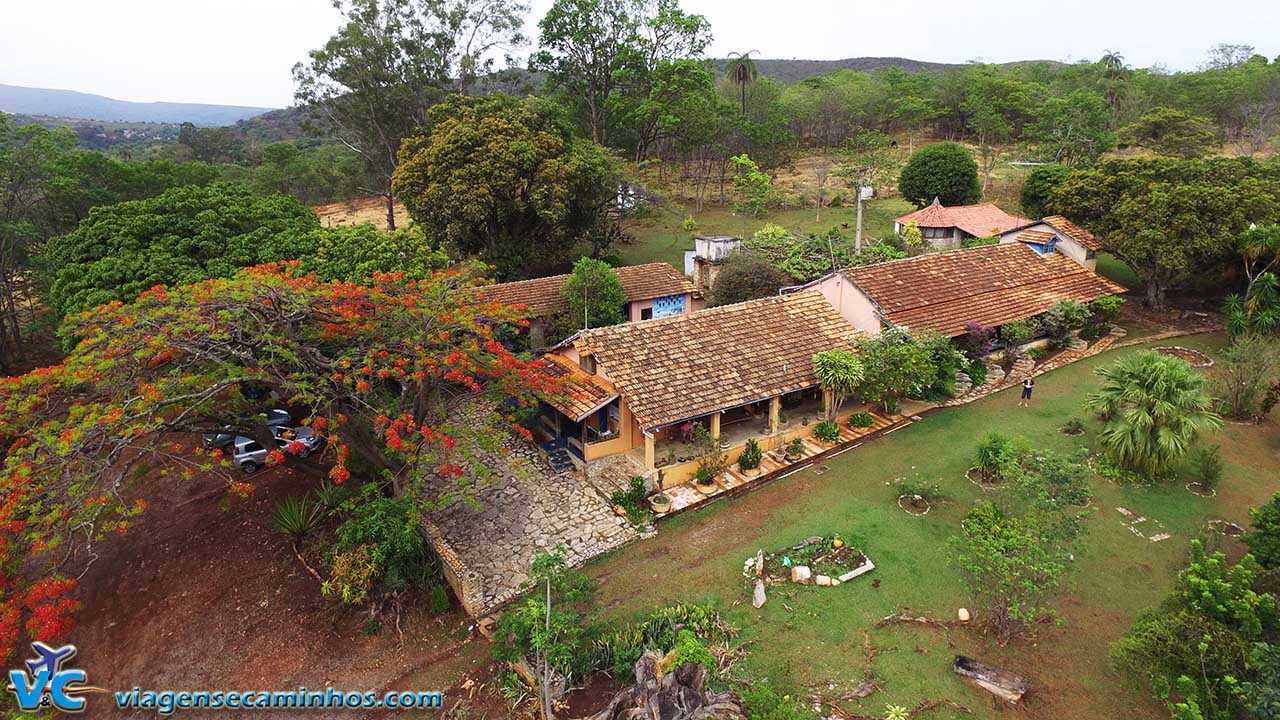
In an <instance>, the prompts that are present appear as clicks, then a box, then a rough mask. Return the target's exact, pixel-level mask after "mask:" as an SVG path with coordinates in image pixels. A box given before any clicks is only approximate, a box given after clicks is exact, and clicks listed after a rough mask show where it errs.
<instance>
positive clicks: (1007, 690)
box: [951, 655, 1031, 704]
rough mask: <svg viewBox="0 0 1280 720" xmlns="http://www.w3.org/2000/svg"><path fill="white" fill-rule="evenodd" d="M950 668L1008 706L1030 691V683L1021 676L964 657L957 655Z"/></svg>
mask: <svg viewBox="0 0 1280 720" xmlns="http://www.w3.org/2000/svg"><path fill="white" fill-rule="evenodd" d="M951 668H952V670H954V671H955V673H956V674H957V675H959V676H960V677H963V678H964V679H965V680H968V681H969V682H971V683H973V684H974V685H977V686H978V687H980V688H982V689H983V690H986V691H987V692H989V693H991V694H992V695H995V696H996V697H998V698H1000V699H1001V700H1004V701H1005V702H1008V703H1010V704H1016V703H1017V702H1018V701H1019V700H1021V699H1022V696H1023V695H1025V694H1026V693H1027V692H1029V691H1030V690H1031V681H1030V680H1028V679H1026V678H1024V677H1022V676H1021V675H1018V674H1017V673H1012V672H1009V671H1008V670H1004V669H1002V668H998V667H995V666H992V665H987V664H986V663H983V662H980V661H978V660H975V659H973V658H971V657H966V656H964V655H957V656H956V659H955V662H954V663H953V664H952V666H951Z"/></svg>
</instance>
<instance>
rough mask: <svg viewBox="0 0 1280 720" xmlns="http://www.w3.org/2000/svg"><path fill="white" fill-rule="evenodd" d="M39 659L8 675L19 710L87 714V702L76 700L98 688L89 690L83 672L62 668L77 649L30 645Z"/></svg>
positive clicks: (73, 647) (65, 646)
mask: <svg viewBox="0 0 1280 720" xmlns="http://www.w3.org/2000/svg"><path fill="white" fill-rule="evenodd" d="M31 647H32V649H34V650H35V651H36V654H37V655H38V657H36V658H34V659H32V660H28V661H27V669H26V670H10V671H9V691H10V692H12V693H13V694H14V696H15V697H17V699H18V708H19V709H21V710H25V711H33V710H43V709H47V708H50V707H53V708H57V709H58V710H61V711H63V712H80V711H81V710H84V698H81V697H75V696H76V695H79V694H80V693H82V692H87V691H95V690H99V688H94V687H88V686H86V685H85V684H84V683H85V682H86V681H87V680H88V676H87V675H85V672H84V671H83V670H77V669H75V668H67V669H63V667H62V666H63V664H64V663H66V662H67V661H68V660H70V659H71V658H73V657H75V654H76V646H75V645H63V646H62V647H60V648H57V649H54V648H51V647H49V646H48V645H45V644H44V643H42V642H33V643H31Z"/></svg>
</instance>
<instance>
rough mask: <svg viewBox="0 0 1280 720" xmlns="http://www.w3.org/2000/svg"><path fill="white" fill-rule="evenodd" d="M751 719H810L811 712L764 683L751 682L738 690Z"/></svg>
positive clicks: (744, 708)
mask: <svg viewBox="0 0 1280 720" xmlns="http://www.w3.org/2000/svg"><path fill="white" fill-rule="evenodd" d="M738 695H739V696H740V697H741V698H742V708H743V710H745V711H746V713H747V717H749V718H751V720H812V718H813V717H814V715H813V713H811V712H809V710H808V709H807V708H805V707H804V706H802V705H801V704H800V703H798V702H796V701H795V700H793V699H791V698H790V697H789V696H785V695H780V694H778V692H777V691H775V690H774V689H773V688H771V687H769V685H767V684H765V683H752V684H750V685H748V686H747V687H744V688H743V689H742V690H740V691H739V692H738Z"/></svg>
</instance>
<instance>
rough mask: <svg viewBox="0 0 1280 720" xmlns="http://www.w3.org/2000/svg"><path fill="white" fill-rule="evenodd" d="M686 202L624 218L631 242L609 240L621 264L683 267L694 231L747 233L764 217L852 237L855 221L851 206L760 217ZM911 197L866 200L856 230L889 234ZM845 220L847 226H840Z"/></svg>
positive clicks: (796, 229) (797, 228)
mask: <svg viewBox="0 0 1280 720" xmlns="http://www.w3.org/2000/svg"><path fill="white" fill-rule="evenodd" d="M691 208H692V206H691V205H690V206H688V207H686V206H684V205H679V204H673V205H672V206H671V207H669V208H666V209H663V210H659V211H657V214H656V215H655V216H654V217H651V218H646V219H643V220H635V221H632V222H630V223H628V224H627V228H626V230H627V232H629V233H631V235H633V236H634V237H635V240H634V241H633V242H629V243H622V244H619V245H617V246H615V248H614V249H615V250H616V252H617V253H618V254H619V255H620V256H621V257H622V260H623V262H625V263H626V264H627V265H638V264H640V263H647V262H668V263H671V264H672V265H675V266H676V267H677V268H681V269H683V268H684V251H685V250H692V249H693V237H694V236H695V235H738V236H740V237H750V236H751V235H752V234H753V233H755V231H756V230H759V229H760V228H761V227H762V226H763V225H764V224H765V223H777V224H779V225H782V226H783V227H785V228H787V229H788V230H791V231H792V232H793V233H796V234H808V233H812V232H826V231H827V230H830V229H831V228H832V227H839V228H841V232H843V233H844V234H845V235H847V236H848V237H849V238H850V239H852V238H853V234H854V228H855V226H856V222H857V214H858V212H857V209H856V208H854V207H839V208H823V210H822V220H820V221H819V220H817V219H815V218H816V215H815V213H814V211H813V210H812V209H810V210H775V211H773V212H770V213H768V214H766V215H761V216H760V217H751V216H749V215H735V214H734V213H733V210H732V209H731V208H722V207H716V206H714V205H710V204H708V205H707V206H706V207H705V208H704V209H703V211H702V212H700V213H696V214H695V213H692V211H691ZM911 209H912V206H911V203H908V202H906V201H905V200H900V199H894V200H872V201H871V202H869V203H867V204H866V206H865V207H864V208H863V211H862V236H863V238H864V239H868V238H880V237H889V236H890V235H892V234H893V219H894V218H896V217H899V216H901V215H905V214H906V213H908V212H911ZM690 214H693V215H694V219H695V220H696V221H697V223H698V227H697V229H696V230H694V231H693V232H689V231H687V230H685V229H684V220H685V217H687V216H688V215H690ZM846 224H847V225H848V227H847V228H845V227H843V226H844V225H846Z"/></svg>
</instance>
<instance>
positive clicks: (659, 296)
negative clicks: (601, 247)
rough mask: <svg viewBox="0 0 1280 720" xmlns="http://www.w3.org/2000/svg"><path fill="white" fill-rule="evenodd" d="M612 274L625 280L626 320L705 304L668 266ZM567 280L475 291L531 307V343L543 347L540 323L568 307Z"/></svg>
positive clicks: (649, 265) (557, 278)
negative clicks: (565, 289) (565, 294)
mask: <svg viewBox="0 0 1280 720" xmlns="http://www.w3.org/2000/svg"><path fill="white" fill-rule="evenodd" d="M613 271H614V273H616V274H617V276H618V279H619V280H621V281H622V293H623V296H624V297H625V298H626V304H625V305H624V306H623V308H622V316H623V318H625V319H626V320H627V321H637V320H650V319H656V318H663V317H671V316H673V315H684V314H688V313H692V312H696V311H698V310H701V309H702V307H703V305H704V302H703V299H702V295H701V294H700V293H698V292H697V291H696V290H695V289H694V287H693V283H692V282H690V281H689V278H687V277H685V276H684V275H682V274H681V273H680V271H679V270H676V269H675V268H674V267H672V266H671V265H669V264H667V263H646V264H644V265H627V266H625V267H619V268H614V270H613ZM568 279H569V276H568V275H552V276H550V277H541V278H534V279H532V280H517V281H515V282H507V283H498V284H496V285H486V286H484V287H480V288H476V289H475V290H473V291H472V292H474V293H475V294H476V297H477V299H478V300H480V301H481V302H492V301H496V302H500V303H503V304H507V305H516V304H522V305H526V306H528V308H529V313H530V316H531V320H532V321H533V322H532V327H531V329H530V344H531V345H532V346H533V347H542V346H543V345H544V339H545V338H544V333H543V324H542V323H539V322H537V321H538V320H545V319H547V318H549V317H550V316H552V315H555V314H556V313H559V312H563V311H564V310H566V309H567V308H568V305H567V303H565V301H564V298H563V297H562V296H561V295H560V292H561V290H563V289H564V284H565V281H566V280H568Z"/></svg>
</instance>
